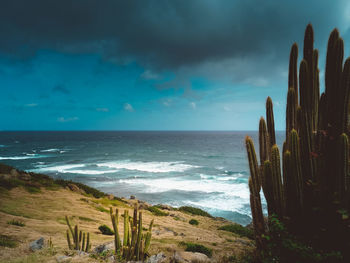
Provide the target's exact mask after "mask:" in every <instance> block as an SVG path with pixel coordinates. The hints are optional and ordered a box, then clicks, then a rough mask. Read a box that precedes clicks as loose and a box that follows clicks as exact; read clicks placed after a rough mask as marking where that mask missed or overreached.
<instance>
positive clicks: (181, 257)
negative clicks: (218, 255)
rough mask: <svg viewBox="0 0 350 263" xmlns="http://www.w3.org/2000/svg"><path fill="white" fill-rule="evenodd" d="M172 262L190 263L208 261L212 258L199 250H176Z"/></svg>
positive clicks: (204, 262)
mask: <svg viewBox="0 0 350 263" xmlns="http://www.w3.org/2000/svg"><path fill="white" fill-rule="evenodd" d="M172 262H175V263H188V262H201V263H208V262H210V259H209V258H208V257H207V255H205V254H202V253H199V252H187V251H179V252H178V251H175V253H174V255H173V257H172Z"/></svg>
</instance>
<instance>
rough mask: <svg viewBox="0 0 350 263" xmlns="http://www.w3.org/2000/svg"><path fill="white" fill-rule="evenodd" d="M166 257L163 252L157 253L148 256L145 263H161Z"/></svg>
mask: <svg viewBox="0 0 350 263" xmlns="http://www.w3.org/2000/svg"><path fill="white" fill-rule="evenodd" d="M165 259H166V256H165V255H164V254H163V252H160V253H158V254H157V255H152V256H150V257H149V258H148V259H147V261H146V263H161V262H165Z"/></svg>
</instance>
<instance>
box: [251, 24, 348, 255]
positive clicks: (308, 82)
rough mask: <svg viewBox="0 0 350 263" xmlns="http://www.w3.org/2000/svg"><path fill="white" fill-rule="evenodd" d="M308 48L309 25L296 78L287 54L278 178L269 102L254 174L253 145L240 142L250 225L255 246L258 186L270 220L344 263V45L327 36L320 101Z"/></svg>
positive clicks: (294, 52)
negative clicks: (246, 165)
mask: <svg viewBox="0 0 350 263" xmlns="http://www.w3.org/2000/svg"><path fill="white" fill-rule="evenodd" d="M313 42H314V33H313V28H312V26H311V25H310V24H309V25H308V26H307V28H306V31H305V37H304V48H303V59H302V61H301V63H300V67H299V77H298V74H297V72H298V68H297V61H298V47H297V45H296V44H293V46H292V48H291V52H290V61H289V76H288V93H287V107H286V141H285V142H284V144H283V151H282V171H283V173H281V168H280V159H279V158H280V157H279V156H280V154H279V150H278V147H277V145H275V143H276V139H275V130H274V119H273V108H272V100H271V98H270V97H268V98H267V100H266V119H267V125H266V124H265V121H264V119H263V118H262V119H260V122H259V146H260V169H259V165H258V163H257V160H256V156H255V150H254V145H253V142H252V140H251V139H250V138H248V137H247V138H246V140H245V142H246V148H247V153H248V161H249V168H250V173H251V176H250V178H249V189H250V198H251V208H252V216H253V224H254V228H255V233H256V241H257V245H258V246H259V247H261V246H263V244H260V243H259V242H261V240H259V235H261V234H262V233H264V231H265V229H264V227H263V226H264V224H263V223H262V214H261V213H260V211H261V210H260V208H261V204H258V203H259V202H260V196H259V192H260V186H261V185H262V187H263V191H264V195H265V198H266V201H267V207H268V213H269V215H272V214H276V215H277V216H278V217H279V218H280V220H283V221H284V222H285V223H286V225H287V226H288V227H290V231H292V232H297V234H298V235H301V236H304V239H305V240H310V241H311V240H314V241H315V243H316V244H318V245H319V246H320V247H322V246H323V248H325V247H326V248H327V249H332V248H333V249H335V250H336V249H342V251H343V252H344V253H345V254H346V255H347V256H348V259H349V260H350V228H349V227H348V225H350V219H349V218H350V176H349V172H350V171H349V163H350V161H349V142H348V136H349V135H350V130H349V110H350V101H349V100H350V58H348V59H347V60H346V61H345V63H344V64H343V59H344V42H343V40H342V38H340V36H339V32H338V30H336V29H335V30H333V31H332V33H331V34H330V37H329V41H328V47H327V58H326V71H325V92H324V93H322V95H321V96H320V83H319V82H320V81H319V69H318V65H317V64H318V57H319V55H318V51H317V50H316V49H314V46H313ZM298 79H299V87H298ZM266 126H267V128H266ZM267 141H268V142H269V146H270V147H267V146H266V145H267ZM340 215H341V216H340ZM325 244H326V245H325ZM349 262H350V261H349Z"/></svg>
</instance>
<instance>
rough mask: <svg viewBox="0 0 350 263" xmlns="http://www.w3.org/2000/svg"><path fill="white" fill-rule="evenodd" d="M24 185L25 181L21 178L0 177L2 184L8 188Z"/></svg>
mask: <svg viewBox="0 0 350 263" xmlns="http://www.w3.org/2000/svg"><path fill="white" fill-rule="evenodd" d="M22 185H24V183H23V182H22V181H21V180H18V179H16V178H9V179H4V178H0V186H1V187H2V188H5V189H7V190H11V189H12V188H15V187H18V186H22Z"/></svg>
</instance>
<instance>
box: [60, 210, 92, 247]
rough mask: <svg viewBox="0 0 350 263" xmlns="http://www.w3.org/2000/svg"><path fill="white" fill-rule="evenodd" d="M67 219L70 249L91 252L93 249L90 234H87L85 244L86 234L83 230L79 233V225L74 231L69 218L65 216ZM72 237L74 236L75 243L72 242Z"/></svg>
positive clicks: (67, 235)
mask: <svg viewBox="0 0 350 263" xmlns="http://www.w3.org/2000/svg"><path fill="white" fill-rule="evenodd" d="M65 219H66V224H67V226H68V230H67V232H66V237H67V244H68V249H72V250H80V251H85V252H89V250H90V248H91V244H90V234H89V233H87V239H86V244H85V233H84V232H83V231H81V230H80V231H79V227H78V225H75V226H74V229H73V228H72V226H71V224H70V222H69V219H68V216H65ZM70 236H72V240H73V243H72V242H71V237H70Z"/></svg>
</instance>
